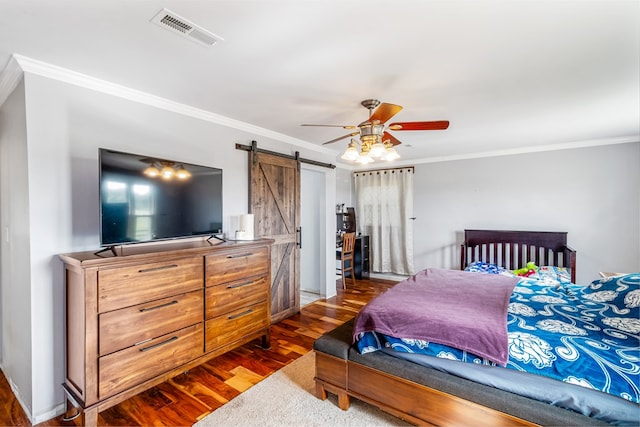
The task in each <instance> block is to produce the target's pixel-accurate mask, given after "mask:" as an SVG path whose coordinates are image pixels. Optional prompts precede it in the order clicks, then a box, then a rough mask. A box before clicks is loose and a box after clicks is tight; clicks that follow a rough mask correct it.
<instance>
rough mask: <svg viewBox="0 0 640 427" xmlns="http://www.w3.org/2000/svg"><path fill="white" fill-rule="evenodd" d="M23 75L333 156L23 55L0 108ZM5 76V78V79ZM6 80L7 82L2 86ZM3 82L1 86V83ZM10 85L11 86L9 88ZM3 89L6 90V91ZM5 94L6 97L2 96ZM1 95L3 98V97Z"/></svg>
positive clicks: (14, 63)
mask: <svg viewBox="0 0 640 427" xmlns="http://www.w3.org/2000/svg"><path fill="white" fill-rule="evenodd" d="M24 73H31V74H36V75H39V76H43V77H47V78H50V79H53V80H57V81H60V82H64V83H69V84H71V85H74V86H78V87H83V88H86V89H90V90H94V91H97V92H101V93H105V94H108V95H112V96H117V97H119V98H123V99H127V100H129V101H133V102H137V103H139V104H144V105H148V106H151V107H156V108H159V109H162V110H165V111H170V112H173V113H177V114H182V115H184V116H188V117H193V118H196V119H200V120H204V121H207V122H211V123H215V124H219V125H222V126H227V127H230V128H233V129H237V130H240V131H244V132H248V133H250V134H252V135H259V136H262V137H265V138H271V139H274V140H276V141H282V142H286V143H288V144H291V145H294V146H297V147H300V148H304V149H307V150H312V151H315V152H318V153H322V154H328V155H332V156H334V155H335V152H333V151H331V150H328V149H327V148H324V147H321V146H318V145H315V144H312V143H310V142H307V141H303V140H301V139H297V138H293V137H290V136H288V135H284V134H281V133H278V132H274V131H271V130H269V129H265V128H262V127H259V126H254V125H252V124H249V123H245V122H242V121H240V120H235V119H231V118H229V117H225V116H222V115H220V114H215V113H212V112H210V111H206V110H203V109H200V108H195V107H192V106H189V105H186V104H181V103H179V102H175V101H172V100H170V99H166V98H162V97H159V96H156V95H152V94H150V93H147V92H143V91H140V90H137V89H132V88H129V87H126V86H123V85H119V84H116V83H112V82H109V81H106V80H102V79H99V78H96V77H92V76H89V75H86V74H82V73H79V72H76V71H73V70H69V69H67V68H63V67H59V66H57V65H52V64H48V63H46V62H42V61H38V60H36V59H33V58H29V57H26V56H23V55H18V54H13V55H12V56H11V60H10V61H9V64H8V65H7V67H5V69H4V70H3V71H2V73H1V74H0V105H2V103H3V102H4V101H5V100H6V98H7V97H8V96H9V94H11V92H12V91H13V90H14V89H15V87H16V86H17V82H18V81H19V79H20V78H21V77H22V75H23V74H24ZM5 74H6V77H5ZM5 81H6V83H5ZM3 83H4V84H3ZM11 85H13V86H11ZM5 87H6V88H5ZM5 93H6V95H5ZM3 95H4V96H5V97H4V98H3Z"/></svg>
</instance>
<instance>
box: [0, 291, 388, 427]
mask: <svg viewBox="0 0 640 427" xmlns="http://www.w3.org/2000/svg"><path fill="white" fill-rule="evenodd" d="M395 283H396V282H393V281H387V280H376V279H371V280H358V281H357V284H356V286H349V287H348V289H347V290H342V282H341V281H338V282H337V284H336V289H337V293H338V294H337V296H335V297H332V298H329V299H327V300H318V301H315V302H313V303H311V304H309V305H307V306H305V307H303V308H302V309H301V310H300V313H298V314H296V315H294V316H291V317H289V318H287V319H284V320H282V321H281V322H279V323H276V324H274V325H272V326H271V348H270V349H268V350H265V349H262V348H261V347H260V346H259V340H255V341H254V342H251V343H248V344H246V345H244V346H242V347H239V348H238V349H236V350H233V351H230V352H228V353H226V354H224V355H222V356H219V357H216V358H214V359H211V360H209V361H208V362H205V363H203V364H202V365H200V366H198V367H196V368H194V369H191V370H190V371H188V372H187V373H185V374H182V375H179V376H177V377H174V378H172V379H171V380H169V381H166V382H164V383H162V384H159V385H158V386H156V387H153V388H151V389H149V390H147V391H145V392H142V393H140V394H138V395H136V396H134V397H132V398H131V399H129V400H126V401H124V402H122V403H120V404H118V405H116V406H114V407H112V408H110V409H107V410H105V411H103V412H101V413H100V415H99V417H98V424H99V425H104V426H150V425H154V426H191V425H192V424H193V423H195V422H196V421H198V420H200V419H202V418H203V417H205V416H206V415H208V414H210V413H211V412H213V411H215V410H216V409H217V408H219V407H221V406H222V405H224V404H225V403H226V402H228V401H229V400H231V399H233V398H234V397H236V396H238V395H239V394H240V393H242V392H243V391H245V390H247V389H248V388H249V387H251V386H252V385H254V384H256V383H258V382H260V381H262V380H263V379H265V378H266V377H267V376H269V375H270V374H272V373H274V372H275V371H277V370H278V369H280V368H282V367H283V366H285V365H287V364H289V363H291V362H292V361H294V360H296V359H297V358H298V357H300V356H302V355H303V354H305V353H307V352H309V351H310V350H311V349H312V345H313V342H314V341H315V339H316V338H318V337H320V336H321V335H322V334H324V333H325V332H328V331H331V330H333V329H335V328H336V327H338V326H340V325H341V324H343V323H344V322H346V321H348V320H350V319H351V318H353V317H354V316H355V315H356V313H357V312H358V311H359V310H360V308H361V307H362V306H364V305H365V304H366V303H367V302H368V301H369V300H371V298H373V297H374V296H376V295H378V294H380V293H381V292H383V291H385V290H386V289H388V288H389V287H391V286H393V285H394V284H395ZM349 284H350V281H349ZM75 425H80V423H79V418H77V419H76V420H74V421H66V422H65V421H63V420H62V416H60V417H56V418H53V419H51V420H48V421H46V422H43V423H40V424H38V426H43V427H44V426H75ZM0 426H31V423H30V422H29V420H28V419H27V417H26V416H25V414H24V411H23V410H22V408H21V406H20V404H19V403H18V402H17V400H16V398H15V396H14V395H13V393H12V392H11V389H10V387H9V384H8V383H7V380H6V379H5V377H4V374H2V375H0Z"/></svg>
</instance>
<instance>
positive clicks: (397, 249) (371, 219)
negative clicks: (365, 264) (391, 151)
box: [353, 167, 414, 275]
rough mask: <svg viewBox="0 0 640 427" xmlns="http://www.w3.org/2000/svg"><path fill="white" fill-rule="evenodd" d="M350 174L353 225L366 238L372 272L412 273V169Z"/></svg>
mask: <svg viewBox="0 0 640 427" xmlns="http://www.w3.org/2000/svg"><path fill="white" fill-rule="evenodd" d="M353 175H354V182H355V195H356V217H357V221H356V223H357V225H358V230H359V231H360V232H361V233H362V234H364V235H368V236H370V246H371V266H372V267H371V268H372V270H373V271H374V272H377V273H394V274H403V275H411V274H413V272H414V268H413V223H412V221H411V219H410V218H411V217H412V216H413V167H409V168H398V169H384V170H376V171H364V172H354V174H353Z"/></svg>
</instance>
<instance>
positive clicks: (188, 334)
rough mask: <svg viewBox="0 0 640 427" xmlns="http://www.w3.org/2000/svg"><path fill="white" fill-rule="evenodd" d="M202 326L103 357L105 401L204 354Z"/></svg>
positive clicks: (101, 385) (102, 395)
mask: <svg viewBox="0 0 640 427" xmlns="http://www.w3.org/2000/svg"><path fill="white" fill-rule="evenodd" d="M203 347H204V346H203V331H202V323H200V324H198V325H194V326H190V327H188V328H184V329H181V330H179V331H176V332H174V333H171V334H167V335H163V336H161V337H158V338H156V339H153V340H150V341H148V342H145V343H144V344H139V345H136V346H134V347H129V348H127V349H125V350H122V351H118V352H116V353H111V354H109V355H107V356H103V357H101V358H100V359H99V361H98V370H99V398H100V399H104V398H106V397H109V396H111V395H113V394H116V393H118V392H120V391H123V390H126V389H128V388H130V387H132V386H135V385H137V384H140V383H142V382H144V381H145V380H147V379H150V378H153V377H155V376H156V375H160V374H162V373H164V372H167V371H170V370H171V369H173V368H176V367H178V366H180V365H182V364H185V363H187V362H189V361H191V360H193V359H195V358H197V357H199V356H201V355H202V354H203Z"/></svg>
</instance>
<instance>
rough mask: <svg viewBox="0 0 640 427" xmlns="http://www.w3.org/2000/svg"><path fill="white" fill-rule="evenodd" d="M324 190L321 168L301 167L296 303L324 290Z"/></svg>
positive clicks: (311, 297) (321, 295)
mask: <svg viewBox="0 0 640 427" xmlns="http://www.w3.org/2000/svg"><path fill="white" fill-rule="evenodd" d="M325 193H326V190H325V172H323V171H317V170H313V169H307V168H304V167H303V168H301V171H300V214H301V215H300V218H301V219H300V225H301V227H302V230H303V234H302V247H301V248H300V306H304V305H305V304H308V303H309V302H312V301H314V300H316V299H320V298H322V297H323V293H324V292H323V287H324V286H323V284H324V282H325V279H324V277H325V275H326V268H325V262H323V260H324V258H325V250H324V246H325V245H324V242H325V236H326V230H325V228H326V227H325V210H326V209H325Z"/></svg>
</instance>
